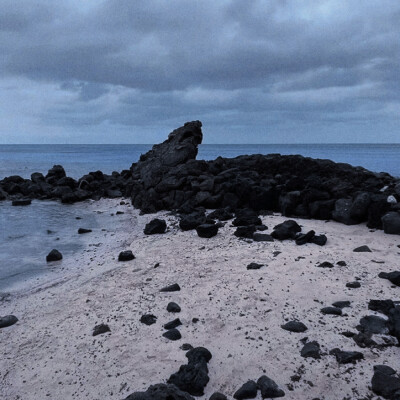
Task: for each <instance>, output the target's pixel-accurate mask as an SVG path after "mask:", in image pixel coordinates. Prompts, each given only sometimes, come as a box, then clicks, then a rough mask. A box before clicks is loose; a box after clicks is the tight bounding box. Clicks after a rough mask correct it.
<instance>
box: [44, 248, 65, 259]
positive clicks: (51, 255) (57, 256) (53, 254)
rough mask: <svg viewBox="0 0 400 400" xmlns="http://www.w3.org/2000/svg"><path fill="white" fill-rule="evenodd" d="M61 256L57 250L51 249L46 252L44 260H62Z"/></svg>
mask: <svg viewBox="0 0 400 400" xmlns="http://www.w3.org/2000/svg"><path fill="white" fill-rule="evenodd" d="M62 258H63V257H62V254H61V253H60V252H59V251H58V250H56V249H53V250H52V251H51V252H50V253H49V254H47V256H46V261H47V262H52V261H60V260H62Z"/></svg>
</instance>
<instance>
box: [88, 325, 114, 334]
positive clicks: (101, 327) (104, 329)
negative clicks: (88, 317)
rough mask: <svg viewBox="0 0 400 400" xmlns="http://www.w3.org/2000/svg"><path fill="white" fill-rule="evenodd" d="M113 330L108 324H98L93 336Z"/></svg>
mask: <svg viewBox="0 0 400 400" xmlns="http://www.w3.org/2000/svg"><path fill="white" fill-rule="evenodd" d="M106 332H111V329H110V327H109V326H108V325H107V324H100V325H96V326H95V327H94V329H93V333H92V335H93V336H97V335H102V334H103V333H106Z"/></svg>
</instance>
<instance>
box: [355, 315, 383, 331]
mask: <svg viewBox="0 0 400 400" xmlns="http://www.w3.org/2000/svg"><path fill="white" fill-rule="evenodd" d="M387 323H388V321H387V320H385V319H383V318H381V317H378V316H377V315H367V316H365V317H362V318H361V319H360V325H359V326H358V327H357V328H358V329H359V330H361V331H363V332H365V331H366V332H371V333H375V334H384V335H385V334H387V333H389V329H388V327H387Z"/></svg>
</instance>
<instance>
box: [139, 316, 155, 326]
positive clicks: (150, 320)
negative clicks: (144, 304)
mask: <svg viewBox="0 0 400 400" xmlns="http://www.w3.org/2000/svg"><path fill="white" fill-rule="evenodd" d="M156 321H157V317H156V316H155V315H153V314H144V315H142V316H141V317H140V322H141V323H142V324H145V325H153V324H155V323H156Z"/></svg>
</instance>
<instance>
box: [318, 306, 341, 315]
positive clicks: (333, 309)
mask: <svg viewBox="0 0 400 400" xmlns="http://www.w3.org/2000/svg"><path fill="white" fill-rule="evenodd" d="M321 312H322V314H329V315H342V309H341V308H339V307H324V308H321Z"/></svg>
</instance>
